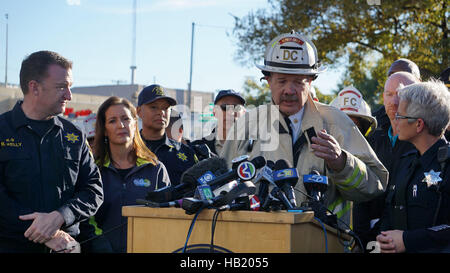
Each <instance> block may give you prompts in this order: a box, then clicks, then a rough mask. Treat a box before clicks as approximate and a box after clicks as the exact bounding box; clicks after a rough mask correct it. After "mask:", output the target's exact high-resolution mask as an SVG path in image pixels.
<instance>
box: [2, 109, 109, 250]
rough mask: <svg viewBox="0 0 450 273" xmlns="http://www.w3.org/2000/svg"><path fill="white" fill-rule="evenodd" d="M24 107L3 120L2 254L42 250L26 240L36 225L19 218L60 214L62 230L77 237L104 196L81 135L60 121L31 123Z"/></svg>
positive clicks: (98, 175) (69, 124)
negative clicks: (80, 224)
mask: <svg viewBox="0 0 450 273" xmlns="http://www.w3.org/2000/svg"><path fill="white" fill-rule="evenodd" d="M21 104H22V102H18V103H17V104H16V105H15V106H14V108H13V110H12V111H9V112H6V113H5V114H3V115H1V116H0V127H1V128H2V129H1V131H0V214H1V215H2V220H1V221H0V251H1V250H2V249H3V250H5V249H8V248H9V247H13V248H14V249H16V250H18V251H21V250H20V249H21V247H23V249H24V250H25V249H26V251H39V250H37V249H36V245H37V244H33V243H31V244H32V245H30V242H29V241H28V240H27V239H26V238H25V237H24V236H23V233H24V232H25V230H26V229H27V228H28V227H29V226H30V225H31V222H32V221H21V220H20V219H19V218H18V217H19V215H25V214H29V213H33V212H46V213H48V212H51V211H54V210H58V211H59V212H60V213H61V214H62V216H63V218H64V221H65V224H64V225H63V227H62V229H63V230H64V231H66V232H67V233H69V234H70V235H71V236H76V235H78V232H79V229H78V224H77V223H78V222H79V221H80V220H83V219H87V218H88V217H89V216H92V215H93V213H94V212H95V211H96V210H97V208H98V207H99V206H100V204H101V202H102V197H103V189H102V182H101V178H100V172H99V170H98V168H97V166H96V165H95V163H94V160H93V158H92V157H91V156H90V154H89V148H88V146H87V144H86V139H85V137H84V135H83V134H82V132H81V130H79V129H78V128H77V127H76V126H74V125H73V124H72V123H71V122H69V121H67V120H65V119H63V118H61V117H54V118H53V119H51V120H49V121H44V122H39V121H32V120H29V119H28V118H27V117H26V116H25V114H24V112H23V110H22V108H21ZM11 242H14V243H11ZM40 246H42V245H40ZM33 249H34V250H33Z"/></svg>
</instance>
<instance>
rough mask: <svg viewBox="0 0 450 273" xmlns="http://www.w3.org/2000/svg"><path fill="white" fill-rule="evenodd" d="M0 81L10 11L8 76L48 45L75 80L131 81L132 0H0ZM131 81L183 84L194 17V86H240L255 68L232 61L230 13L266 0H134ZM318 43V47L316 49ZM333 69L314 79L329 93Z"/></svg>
mask: <svg viewBox="0 0 450 273" xmlns="http://www.w3.org/2000/svg"><path fill="white" fill-rule="evenodd" d="M0 3H1V4H0V82H4V78H5V51H6V50H5V37H6V18H5V14H6V13H8V14H9V20H8V26H9V42H8V83H14V84H18V83H19V70H20V64H21V62H22V60H23V58H24V57H25V56H26V55H28V54H30V53H32V52H35V51H38V50H44V49H45V50H52V51H56V52H58V53H60V54H62V55H63V56H65V57H67V58H69V59H71V60H72V61H73V62H74V67H73V76H74V87H76V86H90V85H107V84H115V83H116V82H117V81H120V82H121V83H124V84H125V83H130V80H131V72H130V68H129V67H130V65H131V63H132V53H131V52H132V50H131V49H132V5H133V0H0ZM137 7H138V12H137V39H136V43H137V45H136V65H137V70H136V76H135V82H136V83H138V84H143V85H149V84H152V83H154V82H155V81H156V83H159V84H161V85H162V86H164V87H169V88H185V89H187V84H188V82H189V64H190V50H191V28H192V22H195V23H196V28H195V34H194V64H193V78H192V89H193V90H199V91H210V92H214V91H216V90H219V89H229V88H233V89H235V90H237V91H241V90H242V86H243V83H244V81H245V79H246V77H253V78H255V79H259V77H260V75H261V73H260V71H259V70H258V69H257V68H256V67H255V66H251V67H243V66H241V65H240V64H239V62H238V61H236V60H235V53H236V50H237V47H236V45H235V44H234V43H233V40H234V38H232V37H229V36H227V32H228V33H231V31H232V29H233V26H234V19H233V17H232V16H231V15H230V14H233V15H236V16H238V17H242V16H244V15H246V14H248V13H249V12H250V11H251V10H254V11H256V10H257V9H260V8H269V7H270V6H269V4H268V2H267V0H137ZM318 50H320V48H319V49H318ZM338 77H339V73H337V72H333V71H328V72H326V73H325V74H323V75H321V76H319V78H318V79H317V80H316V81H315V82H314V83H313V84H314V85H316V86H317V87H318V88H319V90H321V91H322V92H324V93H330V92H331V90H333V89H334V88H335V86H336V84H337V82H338Z"/></svg>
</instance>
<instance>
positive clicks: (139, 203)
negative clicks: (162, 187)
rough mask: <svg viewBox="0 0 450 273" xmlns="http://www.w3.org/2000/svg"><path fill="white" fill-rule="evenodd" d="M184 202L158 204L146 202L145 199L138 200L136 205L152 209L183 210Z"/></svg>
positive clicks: (180, 200)
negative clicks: (172, 208)
mask: <svg viewBox="0 0 450 273" xmlns="http://www.w3.org/2000/svg"><path fill="white" fill-rule="evenodd" d="M182 201H183V199H179V200H175V201H170V202H163V203H156V202H152V201H149V200H145V199H136V203H137V204H138V205H145V206H147V207H151V208H171V207H175V208H181V205H182Z"/></svg>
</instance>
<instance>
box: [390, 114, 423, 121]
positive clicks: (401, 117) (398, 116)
mask: <svg viewBox="0 0 450 273" xmlns="http://www.w3.org/2000/svg"><path fill="white" fill-rule="evenodd" d="M399 119H419V118H415V117H408V116H402V115H399V114H398V113H395V120H399Z"/></svg>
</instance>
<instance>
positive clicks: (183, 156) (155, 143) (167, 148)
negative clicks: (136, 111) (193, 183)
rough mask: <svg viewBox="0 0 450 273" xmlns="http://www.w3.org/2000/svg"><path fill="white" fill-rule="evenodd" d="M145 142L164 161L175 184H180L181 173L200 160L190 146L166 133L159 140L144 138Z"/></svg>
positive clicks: (171, 180) (172, 182)
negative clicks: (169, 136)
mask: <svg viewBox="0 0 450 273" xmlns="http://www.w3.org/2000/svg"><path fill="white" fill-rule="evenodd" d="M141 136H142V131H141ZM143 139H144V138H143ZM144 142H145V144H146V145H147V147H148V148H149V149H150V150H151V151H152V152H153V153H154V154H156V156H157V157H158V159H159V161H161V162H162V163H164V165H165V166H166V169H167V172H168V173H169V177H170V182H171V184H172V185H174V186H176V185H178V184H180V183H181V181H180V179H181V175H182V174H183V173H184V172H185V171H186V170H187V169H189V168H190V167H192V166H193V165H194V164H196V163H197V162H198V159H197V156H196V154H195V152H194V151H193V150H192V149H191V148H190V147H189V146H187V145H186V144H183V143H180V142H177V141H175V140H173V139H170V138H168V137H167V135H166V134H164V136H163V137H162V138H161V139H159V140H146V139H144Z"/></svg>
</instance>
